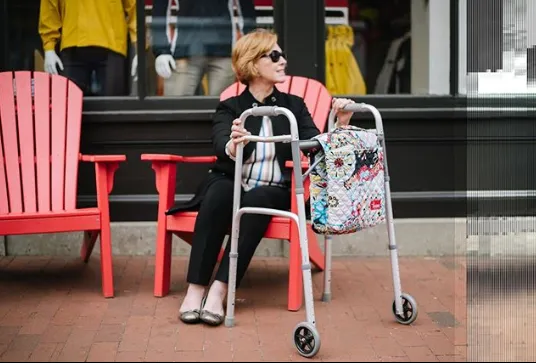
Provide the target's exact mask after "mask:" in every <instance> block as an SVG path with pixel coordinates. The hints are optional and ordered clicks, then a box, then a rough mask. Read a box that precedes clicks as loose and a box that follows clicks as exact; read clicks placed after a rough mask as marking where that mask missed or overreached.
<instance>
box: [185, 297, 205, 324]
mask: <svg viewBox="0 0 536 363" xmlns="http://www.w3.org/2000/svg"><path fill="white" fill-rule="evenodd" d="M203 305H205V298H203V300H201V306H203ZM179 319H181V321H182V322H183V323H186V324H196V323H199V322H200V321H201V308H199V309H193V310H188V311H184V312H182V313H180V315H179Z"/></svg>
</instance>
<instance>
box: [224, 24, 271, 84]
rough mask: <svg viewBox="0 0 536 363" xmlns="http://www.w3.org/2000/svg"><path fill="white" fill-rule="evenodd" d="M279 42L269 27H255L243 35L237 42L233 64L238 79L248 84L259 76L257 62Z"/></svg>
mask: <svg viewBox="0 0 536 363" xmlns="http://www.w3.org/2000/svg"><path fill="white" fill-rule="evenodd" d="M276 44H277V34H275V33H274V32H272V31H270V30H267V29H262V28H260V29H255V30H253V31H251V32H250V33H248V34H246V35H244V36H243V37H241V38H240V39H239V40H238V41H237V42H236V44H235V47H234V49H233V54H232V66H233V71H234V72H235V74H236V76H237V78H238V80H239V81H240V82H242V83H244V84H248V83H249V82H250V81H251V80H252V79H253V78H255V77H258V76H259V72H258V71H257V70H256V69H255V62H256V61H257V60H258V59H260V58H261V57H262V56H263V55H265V54H267V53H269V52H270V51H271V50H272V48H273V47H274V45H276Z"/></svg>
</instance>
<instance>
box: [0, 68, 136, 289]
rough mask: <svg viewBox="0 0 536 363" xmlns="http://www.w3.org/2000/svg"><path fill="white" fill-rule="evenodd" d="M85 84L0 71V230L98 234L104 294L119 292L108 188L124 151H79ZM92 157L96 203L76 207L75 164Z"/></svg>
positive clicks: (86, 240) (89, 239) (86, 242)
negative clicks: (113, 251) (113, 268)
mask: <svg viewBox="0 0 536 363" xmlns="http://www.w3.org/2000/svg"><path fill="white" fill-rule="evenodd" d="M82 98H83V96H82V91H81V90H80V89H79V88H78V87H77V86H76V85H75V84H74V83H73V82H71V81H69V80H68V79H67V78H65V77H62V76H56V75H54V76H50V75H48V74H47V73H43V72H33V73H32V72H29V71H17V72H13V73H12V72H1V73H0V235H3V236H7V235H22V234H36V233H58V232H76V231H83V232H84V237H83V244H82V249H81V257H82V259H83V260H84V262H87V261H88V260H89V257H90V255H91V252H92V250H93V246H94V244H95V241H96V240H97V237H98V236H99V234H100V253H101V274H102V293H103V295H104V296H105V297H113V296H114V285H113V271H112V247H111V235H110V212H109V206H108V194H109V193H110V192H111V191H112V187H113V180H114V173H115V171H116V170H117V168H118V167H119V162H122V161H125V160H126V156H124V155H81V154H80V153H79V146H80V130H81V120H82ZM80 161H86V162H93V163H95V174H96V183H97V207H95V208H84V209H78V208H77V206H76V193H77V178H78V165H79V162H80Z"/></svg>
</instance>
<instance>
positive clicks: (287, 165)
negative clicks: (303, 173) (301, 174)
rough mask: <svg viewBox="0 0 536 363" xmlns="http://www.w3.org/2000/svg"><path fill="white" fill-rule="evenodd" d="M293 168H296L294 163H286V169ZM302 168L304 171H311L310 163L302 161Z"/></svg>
mask: <svg viewBox="0 0 536 363" xmlns="http://www.w3.org/2000/svg"><path fill="white" fill-rule="evenodd" d="M293 166H294V162H293V161H287V162H286V163H285V167H287V168H292V167H293ZM301 167H302V169H304V170H307V169H309V162H308V161H302V162H301Z"/></svg>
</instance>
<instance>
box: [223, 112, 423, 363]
mask: <svg viewBox="0 0 536 363" xmlns="http://www.w3.org/2000/svg"><path fill="white" fill-rule="evenodd" d="M345 110H348V111H353V112H371V113H372V115H373V116H374V120H375V125H376V128H375V129H373V130H367V131H369V132H374V133H375V134H376V135H377V137H378V140H379V141H380V143H381V147H382V150H383V166H384V175H385V181H384V188H385V207H386V222H387V232H388V237H389V245H388V247H389V252H390V259H391V267H392V276H393V287H394V295H395V296H394V302H393V306H392V309H393V314H394V316H395V318H396V320H397V321H398V322H399V323H401V324H405V325H409V324H411V323H412V322H414V321H415V319H416V318H417V303H416V302H415V299H414V298H413V297H412V296H411V295H409V294H406V293H403V292H402V287H401V282H400V271H399V265H398V254H397V245H396V239H395V229H394V221H393V209H392V202H391V188H390V180H389V170H388V167H387V150H386V145H385V137H384V133H383V122H382V117H381V115H380V112H379V111H378V110H377V109H376V108H375V107H374V106H371V105H369V104H366V103H357V104H351V105H349V106H347V107H345ZM277 115H284V116H286V117H287V119H288V121H289V122H290V135H280V136H269V137H261V136H246V139H247V140H249V141H255V142H290V143H291V149H292V161H293V164H294V165H293V173H294V178H295V182H296V190H295V194H296V199H297V206H298V214H297V215H296V214H294V213H291V212H288V211H281V210H277V209H269V208H255V207H243V208H240V197H241V188H242V167H243V151H244V146H243V144H242V143H240V144H238V145H237V148H236V161H235V163H236V165H235V175H234V195H233V225H232V231H231V239H230V243H231V249H230V253H229V259H230V261H229V283H228V292H227V310H226V316H225V325H226V326H227V327H232V326H234V323H235V317H234V309H235V296H236V270H237V259H238V252H237V251H238V237H239V233H240V219H241V217H242V215H244V214H246V213H253V214H265V215H272V216H279V217H285V218H290V219H291V220H293V221H294V223H296V225H297V227H298V231H299V240H300V249H301V256H302V271H303V289H304V299H305V310H306V318H307V320H306V321H305V322H301V323H298V324H297V325H296V327H295V329H294V344H295V345H296V348H297V350H298V352H299V353H300V354H301V355H302V356H304V357H307V358H311V357H313V356H315V355H316V354H317V353H318V351H319V350H320V335H319V334H318V331H317V329H316V319H315V312H314V297H313V282H312V276H311V264H310V261H309V249H308V246H309V245H308V241H307V229H306V227H307V225H306V223H307V222H306V215H305V198H304V186H303V180H304V178H305V177H306V176H307V175H308V174H309V173H310V172H311V170H312V169H313V168H314V167H315V166H316V164H318V160H317V162H315V164H313V165H311V167H310V168H309V170H307V171H306V172H305V173H304V174H303V175H302V171H301V150H302V149H312V148H315V147H319V146H320V143H319V142H318V141H317V140H305V141H300V140H299V133H298V125H297V122H296V118H295V116H294V114H293V113H292V112H291V111H290V110H288V109H286V108H284V107H277V106H262V107H254V108H251V109H248V110H246V111H244V112H243V113H242V114H241V115H240V120H241V123H242V125H245V122H246V119H247V118H248V117H249V116H277ZM334 126H335V111H334V110H333V109H332V110H331V112H330V114H329V118H328V131H332V130H333V128H334ZM324 243H325V248H324V258H325V268H324V286H323V294H322V300H323V301H325V302H329V301H330V300H331V260H332V249H331V243H332V236H330V235H325V236H324Z"/></svg>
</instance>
